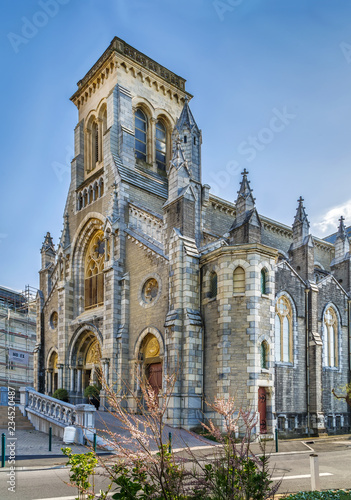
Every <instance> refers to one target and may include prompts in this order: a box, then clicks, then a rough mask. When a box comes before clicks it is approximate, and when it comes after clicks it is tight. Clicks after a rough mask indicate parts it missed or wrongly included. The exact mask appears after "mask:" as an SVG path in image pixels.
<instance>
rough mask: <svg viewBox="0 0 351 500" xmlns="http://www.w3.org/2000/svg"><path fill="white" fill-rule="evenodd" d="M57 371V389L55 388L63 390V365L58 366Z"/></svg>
mask: <svg viewBox="0 0 351 500" xmlns="http://www.w3.org/2000/svg"><path fill="white" fill-rule="evenodd" d="M57 369H58V382H57V385H58V387H57V388H58V389H63V364H58V365H57Z"/></svg>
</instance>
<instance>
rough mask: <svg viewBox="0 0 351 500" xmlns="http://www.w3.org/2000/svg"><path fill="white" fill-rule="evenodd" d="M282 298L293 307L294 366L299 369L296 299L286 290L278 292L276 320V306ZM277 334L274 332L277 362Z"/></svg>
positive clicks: (276, 297)
mask: <svg viewBox="0 0 351 500" xmlns="http://www.w3.org/2000/svg"><path fill="white" fill-rule="evenodd" d="M280 297H284V298H285V299H286V300H287V301H288V302H289V304H290V306H291V313H292V318H291V322H292V325H291V326H292V332H291V333H292V364H293V366H294V368H296V367H297V361H298V349H299V343H298V330H297V307H296V304H295V301H294V299H293V298H292V296H291V295H290V294H289V293H288V292H287V291H285V290H281V291H280V292H278V293H277V294H276V296H275V301H274V310H275V312H274V318H275V316H276V304H277V302H278V299H279V298H280ZM275 335H276V332H275V330H274V342H273V348H274V359H275V361H276V353H275V347H276V339H275Z"/></svg>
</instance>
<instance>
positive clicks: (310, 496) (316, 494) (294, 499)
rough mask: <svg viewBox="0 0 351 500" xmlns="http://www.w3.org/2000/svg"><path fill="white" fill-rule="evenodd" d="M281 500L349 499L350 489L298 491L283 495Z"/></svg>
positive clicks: (350, 495)
mask: <svg viewBox="0 0 351 500" xmlns="http://www.w3.org/2000/svg"><path fill="white" fill-rule="evenodd" d="M282 500H351V492H350V491H342V490H328V491H300V492H299V493H294V494H293V495H289V496H287V497H284V498H283V499H282Z"/></svg>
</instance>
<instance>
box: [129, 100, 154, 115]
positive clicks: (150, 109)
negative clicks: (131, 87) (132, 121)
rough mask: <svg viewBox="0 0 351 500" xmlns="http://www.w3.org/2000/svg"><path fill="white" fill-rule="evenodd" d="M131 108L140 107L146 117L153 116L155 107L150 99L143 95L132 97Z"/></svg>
mask: <svg viewBox="0 0 351 500" xmlns="http://www.w3.org/2000/svg"><path fill="white" fill-rule="evenodd" d="M132 106H133V110H135V109H137V108H140V109H141V110H142V111H143V112H144V113H145V114H146V116H147V117H148V119H151V118H155V108H154V106H153V105H152V104H151V102H150V101H148V100H147V99H145V97H139V96H136V97H133V98H132Z"/></svg>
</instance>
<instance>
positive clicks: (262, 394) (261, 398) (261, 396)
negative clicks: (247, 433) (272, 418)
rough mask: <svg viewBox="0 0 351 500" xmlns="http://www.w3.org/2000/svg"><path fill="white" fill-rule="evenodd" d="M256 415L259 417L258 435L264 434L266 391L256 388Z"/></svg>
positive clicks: (262, 388) (265, 426) (265, 429)
mask: <svg viewBox="0 0 351 500" xmlns="http://www.w3.org/2000/svg"><path fill="white" fill-rule="evenodd" d="M258 413H259V415H260V433H261V434H266V433H267V423H266V389H265V388H264V387H259V388H258Z"/></svg>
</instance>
